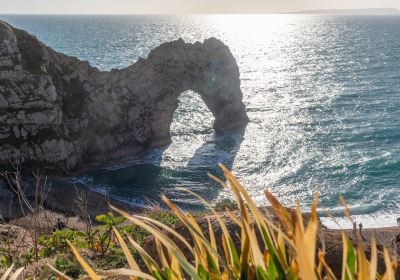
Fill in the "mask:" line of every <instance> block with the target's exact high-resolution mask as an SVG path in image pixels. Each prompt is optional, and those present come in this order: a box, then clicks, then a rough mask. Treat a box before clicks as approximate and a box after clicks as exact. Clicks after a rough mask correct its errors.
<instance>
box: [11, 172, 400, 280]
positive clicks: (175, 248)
mask: <svg viewBox="0 0 400 280" xmlns="http://www.w3.org/2000/svg"><path fill="white" fill-rule="evenodd" d="M221 168H222V170H223V172H224V176H225V179H226V181H222V180H220V179H218V178H216V177H214V176H212V175H210V177H211V178H213V179H214V180H215V181H217V182H218V183H219V184H221V185H222V186H224V187H225V188H229V189H230V190H231V191H232V192H233V193H234V195H235V201H236V206H237V208H238V210H235V209H234V207H233V205H232V204H231V203H227V204H226V205H228V206H229V208H230V209H232V210H229V209H228V207H226V208H225V209H224V212H217V211H216V210H215V208H214V207H212V206H211V205H210V204H209V203H208V202H206V201H205V200H203V199H202V198H201V197H199V196H198V195H196V194H195V193H193V192H191V191H189V190H186V189H181V191H185V192H189V193H191V194H192V195H193V196H195V197H197V198H198V199H199V200H200V201H202V202H203V203H204V205H205V206H206V207H208V208H209V209H210V212H209V213H207V214H205V215H202V217H203V219H205V220H206V226H204V224H202V223H201V222H200V220H199V219H198V218H197V217H195V216H193V215H192V214H190V213H186V212H183V211H182V210H181V209H180V208H178V207H177V206H176V205H175V204H174V203H172V202H171V201H170V200H169V199H168V198H167V197H165V196H163V197H162V199H163V201H164V202H165V203H166V205H167V206H168V207H169V208H170V211H171V212H165V211H161V212H159V215H154V214H153V215H132V214H129V213H127V212H125V211H122V210H120V209H118V208H115V207H113V206H111V208H112V210H113V211H114V213H118V214H120V216H115V215H114V214H112V213H111V212H110V213H107V214H106V215H101V216H98V217H97V218H96V220H97V222H98V223H99V224H101V225H100V226H98V227H94V228H91V230H92V231H91V232H90V233H88V232H82V231H74V230H70V229H64V230H60V231H59V230H56V231H55V232H54V233H53V234H51V235H50V236H41V237H40V240H41V241H40V242H43V244H41V246H40V248H41V249H40V254H46V255H51V254H56V255H57V256H58V257H57V260H56V262H55V266H56V267H54V266H52V265H48V267H49V270H48V272H47V273H48V275H51V274H52V273H53V275H54V273H55V275H56V277H58V279H71V278H70V277H78V276H80V275H81V273H82V272H83V271H85V272H86V273H87V275H88V277H89V278H91V279H103V278H108V279H125V278H127V279H129V278H130V279H189V278H190V279H307V280H308V279H338V278H341V279H395V277H396V276H395V275H396V268H397V259H396V258H391V257H390V255H389V252H388V251H387V250H386V248H383V247H379V246H377V245H376V242H375V239H372V242H371V244H370V245H368V244H364V242H363V241H362V237H361V236H360V235H358V239H357V244H356V246H355V245H354V244H353V243H352V242H351V241H350V239H349V237H348V236H347V234H346V233H345V232H342V234H341V235H342V246H343V255H342V261H341V264H342V269H341V271H340V272H339V273H337V272H336V271H337V268H334V267H331V266H330V265H329V264H328V262H327V255H326V254H327V252H326V251H325V244H324V242H322V244H321V243H320V242H321V241H319V240H318V239H319V237H318V233H319V230H320V223H319V220H318V217H317V204H318V194H316V195H315V197H314V202H313V205H312V209H311V213H310V214H309V215H308V216H304V215H303V214H302V213H301V210H300V206H298V207H297V208H296V209H295V210H290V209H287V208H285V207H283V206H282V205H281V204H280V203H279V201H278V200H277V199H276V198H275V197H274V196H273V195H272V194H271V193H269V192H265V194H266V197H267V199H268V200H269V202H270V204H271V205H272V207H271V209H272V213H268V211H263V210H261V209H259V208H258V207H257V206H256V205H255V204H254V202H253V200H252V199H251V197H250V196H249V195H248V193H247V192H246V190H245V189H244V188H243V186H242V185H241V184H240V183H239V182H238V180H237V179H236V178H235V177H234V176H233V175H232V174H231V173H230V172H229V170H227V169H226V168H225V167H224V166H223V165H221ZM222 207H223V206H222ZM153 213H154V212H153ZM271 214H273V215H271ZM273 216H274V217H275V218H273ZM227 217H228V218H227ZM177 220H178V221H179V222H178V224H180V225H181V228H182V227H184V228H185V229H186V232H187V233H188V234H186V233H185V232H184V231H183V230H178V229H179V228H180V227H179V226H178V227H175V229H173V228H172V227H171V226H172V224H177V223H176V221H177ZM228 220H231V221H233V223H234V224H235V226H236V227H237V228H238V229H239V232H237V234H238V236H237V237H238V240H239V243H237V242H235V236H234V235H235V232H234V231H232V227H231V226H228V222H227V221H228ZM306 220H307V222H306ZM305 222H306V224H305ZM148 235H150V236H151V237H152V238H151V239H149V240H148V241H147V242H144V243H143V237H144V236H148ZM328 242H329V240H328ZM146 243H147V244H146ZM149 244H150V245H151V246H152V249H151V248H150V247H149ZM367 246H369V252H368V254H366V253H365V248H366V247H367ZM49 248H50V249H51V250H50V251H47V250H49ZM52 248H54V250H55V251H52ZM152 250H153V251H155V252H152ZM71 252H72V254H71ZM72 256H73V257H74V258H75V259H74V258H73V257H72ZM367 256H368V257H367ZM380 259H382V260H383V262H382V264H381V265H379V263H380V261H379V260H380ZM77 263H79V264H80V266H81V267H79V266H78V265H77ZM50 268H51V270H50ZM10 272H11V270H9V272H7V273H10ZM335 272H336V273H335ZM16 273H21V271H20V270H17V271H16ZM6 277H7V276H6Z"/></svg>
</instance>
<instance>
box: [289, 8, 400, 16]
mask: <svg viewBox="0 0 400 280" xmlns="http://www.w3.org/2000/svg"><path fill="white" fill-rule="evenodd" d="M292 14H321V15H323V14H326V15H400V10H399V9H397V8H370V9H326V10H304V11H298V12H294V13H292Z"/></svg>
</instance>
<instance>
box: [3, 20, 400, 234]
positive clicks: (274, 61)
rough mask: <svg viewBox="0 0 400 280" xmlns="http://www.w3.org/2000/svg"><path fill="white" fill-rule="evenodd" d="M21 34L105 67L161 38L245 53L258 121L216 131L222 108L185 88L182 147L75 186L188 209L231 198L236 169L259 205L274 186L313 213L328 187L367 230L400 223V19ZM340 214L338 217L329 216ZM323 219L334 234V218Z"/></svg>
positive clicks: (102, 27)
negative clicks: (229, 173)
mask: <svg viewBox="0 0 400 280" xmlns="http://www.w3.org/2000/svg"><path fill="white" fill-rule="evenodd" d="M0 19H3V20H6V21H8V22H9V23H11V24H13V25H14V26H16V27H19V28H23V29H25V30H27V31H29V32H31V33H32V34H34V35H36V36H37V37H38V38H39V39H40V40H42V41H43V42H45V43H46V44H47V45H49V46H50V47H52V48H54V49H56V50H57V51H59V52H63V53H66V54H69V55H73V56H76V57H78V58H80V59H82V60H88V61H89V62H90V63H91V64H92V65H93V66H96V67H98V68H99V69H102V70H109V69H111V68H122V67H126V66H128V65H130V64H131V63H134V62H135V61H136V60H137V59H138V58H139V57H146V56H147V55H148V53H149V52H150V50H151V49H152V48H154V47H156V46H158V45H159V44H160V43H163V42H165V41H171V40H175V39H178V38H180V37H182V38H183V39H184V40H185V41H188V42H194V41H197V40H200V41H201V40H203V39H205V38H207V37H210V36H214V37H217V38H220V39H221V40H223V41H224V42H225V43H226V44H227V45H228V46H229V48H230V49H231V51H232V53H233V55H234V56H235V58H236V60H237V62H238V65H239V68H240V74H241V85H242V91H243V95H244V102H245V104H246V107H247V113H248V115H249V118H250V123H249V125H248V126H247V127H246V129H245V131H242V132H237V133H231V134H225V135H215V134H214V131H213V129H212V122H213V118H212V115H211V113H210V112H209V111H208V109H207V108H206V107H205V105H204V104H203V103H202V101H201V99H200V98H199V96H197V94H196V93H194V92H184V93H182V95H181V97H180V101H181V104H180V105H179V107H178V109H177V110H176V112H175V115H174V122H173V124H172V132H171V133H172V140H173V143H172V144H171V145H169V146H168V147H164V148H162V149H156V150H151V151H149V152H147V153H146V154H144V155H143V156H142V157H141V158H139V159H126V160H124V161H120V162H112V163H109V164H108V165H107V166H105V168H102V169H100V170H96V171H93V172H90V173H87V174H84V175H82V176H79V177H77V178H73V179H71V180H68V183H69V184H74V183H78V184H86V185H89V186H91V187H92V188H93V189H95V190H98V191H102V192H106V193H108V194H110V195H112V196H115V197H117V198H120V199H123V200H125V201H129V202H132V203H139V204H142V203H145V202H146V201H147V199H149V200H159V196H160V194H166V195H167V196H168V197H170V198H172V200H174V201H176V202H179V203H180V204H181V205H182V206H183V207H189V208H197V207H199V202H198V201H197V200H195V199H194V198H193V197H191V196H188V195H186V194H184V193H182V192H180V191H176V190H175V187H176V186H184V187H187V188H190V189H191V190H194V191H195V192H197V193H199V194H201V195H202V196H204V197H206V198H207V199H209V200H212V201H218V200H220V199H222V198H225V197H230V195H231V194H230V193H229V192H228V191H226V190H223V189H221V188H219V187H218V186H217V185H216V184H215V183H213V182H211V181H210V180H209V179H208V177H207V175H206V173H207V172H208V171H210V172H212V173H217V174H218V169H217V167H216V164H217V163H218V162H223V163H225V164H226V165H227V166H228V167H229V168H231V169H232V170H233V172H234V174H235V175H237V177H238V178H239V179H240V181H241V182H243V184H244V185H245V186H246V188H247V190H248V191H249V193H250V194H251V196H252V197H253V198H254V199H255V200H256V202H257V203H258V204H259V205H264V204H266V203H267V202H266V199H265V197H264V194H263V191H264V190H265V189H268V190H270V191H271V192H272V193H274V194H275V195H276V196H277V197H278V198H279V199H280V200H281V201H282V202H283V203H284V204H285V205H287V206H294V205H295V204H296V203H297V201H299V202H300V203H301V204H302V205H303V206H304V208H305V209H307V208H309V206H310V204H311V201H312V197H313V196H312V194H313V192H314V190H315V189H316V187H317V186H319V187H320V206H321V213H325V211H326V213H325V214H324V215H325V216H329V215H333V216H337V218H336V220H337V221H338V222H339V224H340V225H341V226H349V224H348V223H346V221H345V220H344V219H343V218H341V217H340V216H341V213H342V207H341V206H340V204H339V196H343V197H344V198H345V199H346V201H347V203H348V204H349V206H350V208H351V211H352V212H353V213H354V214H355V215H356V219H357V221H362V222H363V224H364V226H367V227H368V226H369V227H374V226H385V225H387V226H388V225H394V224H395V223H396V217H397V216H400V199H399V195H400V119H399V116H400V40H399V38H400V17H398V16H319V15H212V16H211V15H210V16H208V15H204V16H191V17H172V16H26V15H24V16H12V15H2V16H0ZM327 213H330V214H327ZM324 222H325V223H326V224H327V225H329V226H332V227H335V226H336V225H335V223H334V222H333V221H332V220H331V219H330V218H327V217H326V218H325V219H324Z"/></svg>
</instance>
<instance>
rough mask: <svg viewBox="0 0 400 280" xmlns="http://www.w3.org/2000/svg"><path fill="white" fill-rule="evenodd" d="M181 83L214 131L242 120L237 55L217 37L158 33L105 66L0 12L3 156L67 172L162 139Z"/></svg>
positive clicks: (0, 160)
mask: <svg viewBox="0 0 400 280" xmlns="http://www.w3.org/2000/svg"><path fill="white" fill-rule="evenodd" d="M186 90H193V91H195V92H197V93H198V94H200V96H201V97H202V99H203V101H204V102H205V104H206V105H207V107H208V108H209V109H210V111H211V112H212V114H213V116H214V118H215V122H214V128H215V130H216V131H217V132H222V131H224V130H227V129H233V128H236V127H240V126H243V125H244V124H245V123H247V122H248V118H247V115H246V112H245V106H244V104H243V102H242V93H241V90H240V79H239V69H238V66H237V64H236V61H235V58H234V57H233V56H232V54H231V52H230V51H229V49H228V47H227V46H226V45H224V44H223V43H222V42H221V41H219V40H217V39H215V38H210V39H207V40H205V41H204V42H203V43H199V42H196V43H195V44H188V43H185V42H184V41H183V40H181V39H180V40H177V41H174V42H170V43H165V44H162V45H160V46H159V47H157V48H156V49H154V50H152V51H151V53H150V54H149V56H148V58H147V59H139V60H138V61H137V62H136V63H134V64H133V65H131V66H129V67H127V68H124V69H121V70H112V71H109V72H102V71H100V70H98V69H97V68H95V67H92V66H90V65H89V63H88V62H84V61H80V60H78V59H77V58H75V57H70V56H67V55H64V54H61V53H58V52H56V51H54V50H52V49H51V48H49V47H47V46H45V45H44V44H43V43H41V42H40V41H39V40H37V39H36V38H35V37H34V36H32V35H30V34H28V33H27V32H25V31H22V30H19V29H16V28H13V27H11V26H10V25H8V24H7V23H5V22H1V21H0V164H2V165H3V164H8V163H9V162H11V161H16V160H18V161H20V162H23V163H25V164H27V165H33V166H44V167H46V168H51V169H54V170H57V171H63V172H69V171H72V170H76V169H79V168H81V167H82V166H85V165H86V164H87V163H91V162H104V161H106V160H109V159H111V158H115V157H118V156H121V155H124V154H125V153H127V152H128V151H129V152H134V151H138V150H142V149H146V148H149V147H155V146H163V145H166V144H168V143H169V142H170V141H171V137H170V125H171V122H172V117H173V113H174V111H175V109H176V108H177V106H178V97H179V95H180V94H181V93H182V92H184V91H186Z"/></svg>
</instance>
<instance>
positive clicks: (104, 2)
mask: <svg viewBox="0 0 400 280" xmlns="http://www.w3.org/2000/svg"><path fill="white" fill-rule="evenodd" d="M387 7H394V8H400V0H303V1H301V0H0V14H21V13H22V14H54V13H55V14H204V13H284V12H295V11H301V10H310V9H312V10H314V9H363V8H387Z"/></svg>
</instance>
